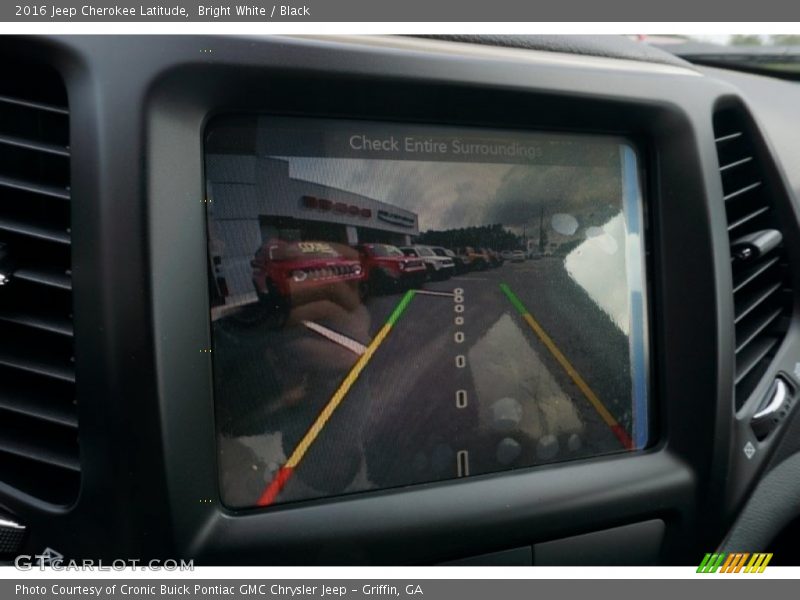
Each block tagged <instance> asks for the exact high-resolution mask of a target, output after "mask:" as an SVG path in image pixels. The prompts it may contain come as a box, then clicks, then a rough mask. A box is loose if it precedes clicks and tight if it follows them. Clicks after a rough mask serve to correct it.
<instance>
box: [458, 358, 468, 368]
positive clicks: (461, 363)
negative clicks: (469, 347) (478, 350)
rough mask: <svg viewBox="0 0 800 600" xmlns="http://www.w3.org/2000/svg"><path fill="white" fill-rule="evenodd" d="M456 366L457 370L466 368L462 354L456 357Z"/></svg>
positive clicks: (465, 360) (465, 359)
mask: <svg viewBox="0 0 800 600" xmlns="http://www.w3.org/2000/svg"><path fill="white" fill-rule="evenodd" d="M456 366H457V367H458V368H459V369H463V368H464V367H466V366H467V357H466V356H464V355H463V354H459V355H458V356H456Z"/></svg>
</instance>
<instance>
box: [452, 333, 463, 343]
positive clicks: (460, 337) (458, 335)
mask: <svg viewBox="0 0 800 600" xmlns="http://www.w3.org/2000/svg"><path fill="white" fill-rule="evenodd" d="M453 338H454V339H455V340H456V344H461V343H463V342H464V332H463V331H456V334H455V335H454V336H453Z"/></svg>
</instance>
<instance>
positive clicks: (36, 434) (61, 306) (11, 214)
mask: <svg viewBox="0 0 800 600" xmlns="http://www.w3.org/2000/svg"><path fill="white" fill-rule="evenodd" d="M6 59H7V60H6V62H14V61H12V60H11V57H6ZM3 71H4V74H3V77H2V78H0V482H2V483H3V484H5V485H7V486H10V487H12V488H15V489H18V490H20V491H22V492H24V493H26V494H30V495H32V496H35V497H37V498H40V499H43V500H46V501H49V502H54V503H59V504H67V503H69V502H71V501H72V500H74V499H75V497H76V496H77V492H78V485H79V481H80V469H79V461H78V421H77V409H76V406H75V371H74V359H73V339H72V337H73V332H72V282H71V270H70V269H71V264H70V261H71V252H70V149H69V112H68V110H67V97H66V90H65V88H64V84H63V82H62V80H61V78H60V77H59V75H58V74H57V73H56V72H55V71H51V70H50V69H49V68H46V67H42V66H32V65H21V64H15V65H14V66H6V67H4V68H3Z"/></svg>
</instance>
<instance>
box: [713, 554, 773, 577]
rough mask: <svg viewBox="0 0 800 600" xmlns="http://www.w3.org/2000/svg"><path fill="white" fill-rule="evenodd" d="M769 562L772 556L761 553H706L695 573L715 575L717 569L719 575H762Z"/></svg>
mask: <svg viewBox="0 0 800 600" xmlns="http://www.w3.org/2000/svg"><path fill="white" fill-rule="evenodd" d="M748 558H750V562H749V563H747V566H746V567H745V566H744V564H745V562H747V559H748ZM770 560H772V554H770V553H763V552H760V553H755V554H752V555H751V554H750V553H749V552H732V553H730V554H727V553H724V552H723V553H714V554H711V553H708V554H706V555H705V556H704V557H703V560H702V561H701V562H700V566H699V567H697V572H698V573H716V572H717V570H718V569H719V572H720V573H739V572H744V573H763V572H764V569H766V568H767V565H768V564H769V561H770ZM742 568H744V571H742Z"/></svg>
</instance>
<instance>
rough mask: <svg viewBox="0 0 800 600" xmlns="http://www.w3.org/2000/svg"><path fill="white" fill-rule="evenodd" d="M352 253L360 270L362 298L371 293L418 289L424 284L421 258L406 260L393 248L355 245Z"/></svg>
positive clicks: (425, 272)
mask: <svg viewBox="0 0 800 600" xmlns="http://www.w3.org/2000/svg"><path fill="white" fill-rule="evenodd" d="M356 250H358V253H359V256H360V258H361V266H362V268H363V271H364V279H363V283H362V285H363V288H364V291H363V292H362V295H364V294H366V293H367V292H373V291H382V290H383V291H385V290H390V291H396V290H402V289H407V288H410V287H418V286H421V285H422V284H423V282H424V281H425V278H426V274H427V269H426V267H425V263H424V262H423V261H422V260H421V259H413V258H408V257H407V256H406V255H405V254H404V253H403V252H401V251H400V249H399V248H397V246H392V245H391V244H359V245H358V246H356Z"/></svg>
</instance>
